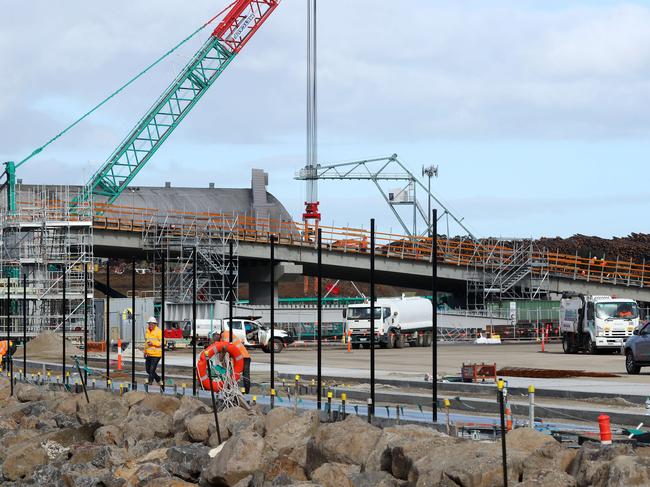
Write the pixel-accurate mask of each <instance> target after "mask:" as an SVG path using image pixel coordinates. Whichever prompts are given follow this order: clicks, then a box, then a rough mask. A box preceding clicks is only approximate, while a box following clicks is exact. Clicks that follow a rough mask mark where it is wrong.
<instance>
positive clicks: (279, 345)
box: [272, 338, 284, 353]
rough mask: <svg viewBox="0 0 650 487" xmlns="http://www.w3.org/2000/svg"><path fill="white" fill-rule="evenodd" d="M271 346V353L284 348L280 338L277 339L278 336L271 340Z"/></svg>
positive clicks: (278, 351)
mask: <svg viewBox="0 0 650 487" xmlns="http://www.w3.org/2000/svg"><path fill="white" fill-rule="evenodd" d="M272 346H273V353H280V352H282V350H283V349H284V343H283V342H282V340H279V339H278V338H276V339H275V340H273V342H272Z"/></svg>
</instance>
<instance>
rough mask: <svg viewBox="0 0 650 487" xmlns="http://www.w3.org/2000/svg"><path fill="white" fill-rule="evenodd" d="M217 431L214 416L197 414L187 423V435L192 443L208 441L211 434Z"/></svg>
mask: <svg viewBox="0 0 650 487" xmlns="http://www.w3.org/2000/svg"><path fill="white" fill-rule="evenodd" d="M216 430H217V427H216V425H215V422H214V414H212V413H206V414H197V415H194V416H193V417H192V418H191V419H190V420H189V421H188V422H187V433H188V434H189V435H190V438H191V439H192V440H193V441H202V442H204V441H208V439H209V438H210V436H211V435H212V433H214V432H215V431H216Z"/></svg>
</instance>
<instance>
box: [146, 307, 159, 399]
mask: <svg viewBox="0 0 650 487" xmlns="http://www.w3.org/2000/svg"><path fill="white" fill-rule="evenodd" d="M145 342H146V346H145V348H144V363H145V369H146V371H147V376H148V378H147V384H148V385H151V384H153V382H154V381H156V383H157V384H158V385H159V386H161V387H162V384H161V383H160V376H159V375H158V374H157V373H156V368H157V367H158V362H160V358H161V357H162V331H161V330H160V328H158V322H157V321H156V318H154V317H153V316H152V317H151V318H149V321H147V331H146V333H145Z"/></svg>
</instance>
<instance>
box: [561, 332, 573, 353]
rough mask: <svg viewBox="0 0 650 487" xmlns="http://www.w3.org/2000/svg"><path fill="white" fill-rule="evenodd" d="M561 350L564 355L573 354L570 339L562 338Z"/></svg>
mask: <svg viewBox="0 0 650 487" xmlns="http://www.w3.org/2000/svg"><path fill="white" fill-rule="evenodd" d="M562 350H564V353H575V349H574V348H573V346H572V345H571V339H570V338H569V337H568V336H566V335H565V336H563V337H562Z"/></svg>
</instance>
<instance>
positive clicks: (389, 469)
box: [0, 379, 650, 487]
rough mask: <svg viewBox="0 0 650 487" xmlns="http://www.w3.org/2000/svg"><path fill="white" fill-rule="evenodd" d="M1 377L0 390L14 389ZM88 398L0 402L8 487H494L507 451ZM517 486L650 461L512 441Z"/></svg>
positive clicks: (519, 433) (566, 482) (180, 402)
mask: <svg viewBox="0 0 650 487" xmlns="http://www.w3.org/2000/svg"><path fill="white" fill-rule="evenodd" d="M1 381H2V379H0V390H2V389H3V388H4V387H6V386H7V384H6V382H4V383H2V382H1ZM90 400H91V403H90V404H87V403H86V401H85V399H84V397H83V395H70V394H67V393H62V392H52V391H45V390H40V389H37V388H35V387H34V386H31V385H23V384H19V385H18V386H17V387H16V398H6V396H0V445H1V446H2V448H0V484H1V485H3V486H9V487H13V486H15V487H18V486H40V485H47V486H55V487H58V486H61V487H63V486H80V487H81V486H94V487H99V486H106V487H130V486H133V487H146V486H152V487H153V486H163V487H164V486H167V487H182V486H185V485H197V484H198V485H201V486H206V487H210V486H214V487H223V486H231V487H234V486H236V487H274V486H284V485H287V486H289V485H294V486H322V487H371V486H372V487H374V486H379V487H407V486H414V487H424V486H439V487H458V486H463V487H488V486H500V485H502V466H501V450H500V445H499V444H496V443H492V442H472V441H468V440H462V439H458V438H453V437H449V436H447V435H444V434H442V433H439V432H437V431H433V430H431V429H429V428H426V427H424V426H413V425H407V426H394V427H387V428H384V429H380V428H377V427H375V426H371V425H369V424H368V423H367V422H365V421H364V420H363V419H361V418H358V417H356V416H350V417H348V418H347V419H345V420H344V421H340V422H337V423H321V420H320V418H319V417H318V415H317V414H316V412H314V411H307V412H302V413H298V414H297V413H295V412H294V411H293V410H290V409H286V408H276V409H274V410H272V411H271V412H269V413H268V414H266V415H265V414H263V413H262V412H260V411H258V410H253V411H245V410H243V409H231V410H228V411H225V412H222V413H220V425H221V428H220V431H221V435H222V440H223V443H221V444H220V445H219V442H218V440H217V437H216V431H215V426H214V417H213V415H212V414H211V412H210V410H209V409H208V408H207V407H206V405H205V404H203V403H202V402H200V401H198V400H196V399H193V398H190V397H182V398H175V397H163V396H160V395H155V394H151V395H147V394H144V393H143V392H131V393H127V394H125V395H124V396H123V397H122V398H120V397H119V396H117V395H113V394H111V393H109V392H106V391H90ZM508 445H509V447H508V456H509V458H508V466H509V470H508V471H509V485H515V486H519V487H571V486H576V487H578V486H587V485H589V486H592V485H593V486H612V485H620V486H623V485H625V486H630V485H649V484H650V458H648V457H647V456H646V454H645V452H644V451H642V450H641V449H639V450H634V449H633V448H631V447H630V446H627V445H624V446H619V445H616V446H611V447H601V446H600V445H598V444H586V445H584V446H583V447H582V448H581V449H580V450H575V449H568V448H566V447H564V446H563V445H561V444H559V443H557V442H556V441H555V440H554V439H552V438H551V437H550V436H547V435H544V434H541V433H538V432H535V431H532V430H528V429H517V430H515V431H513V432H511V433H509V434H508Z"/></svg>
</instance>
